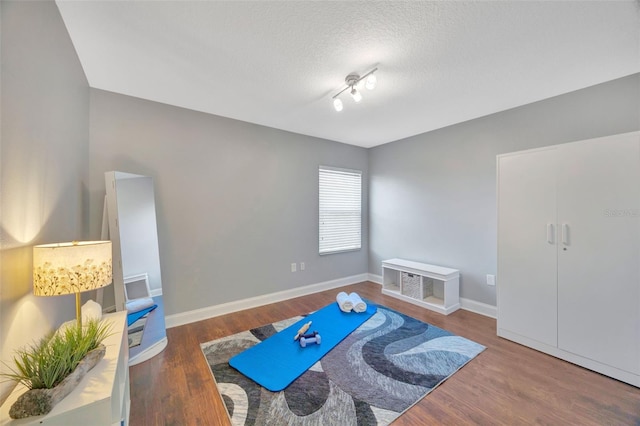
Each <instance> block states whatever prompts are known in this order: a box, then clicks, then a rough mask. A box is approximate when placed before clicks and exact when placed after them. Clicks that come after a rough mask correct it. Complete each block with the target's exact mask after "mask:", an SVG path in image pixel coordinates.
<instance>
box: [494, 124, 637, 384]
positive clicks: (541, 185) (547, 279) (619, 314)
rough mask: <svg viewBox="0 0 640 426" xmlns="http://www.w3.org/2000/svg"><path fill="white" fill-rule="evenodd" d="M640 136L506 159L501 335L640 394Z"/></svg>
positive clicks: (502, 170)
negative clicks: (639, 388) (638, 390)
mask: <svg viewBox="0 0 640 426" xmlns="http://www.w3.org/2000/svg"><path fill="white" fill-rule="evenodd" d="M639 264H640V132H634V133H628V134H623V135H616V136H611V137H606V138H598V139H592V140H588V141H582V142H575V143H569V144H564V145H558V146H553V147H548V148H542V149H537V150H530V151H523V152H518V153H513V154H505V155H500V156H498V335H499V336H502V337H506V338H508V339H511V340H514V341H516V342H518V343H521V344H525V345H527V346H530V347H533V348H535V349H538V350H542V351H544V352H546V353H549V354H551V355H554V356H557V357H559V358H562V359H565V360H567V361H570V362H573V363H576V364H579V365H582V366H584V367H587V368H590V369H593V370H595V371H598V372H600V373H603V374H606V375H609V376H611V377H614V378H617V379H619V380H622V381H625V382H627V383H631V384H634V385H636V386H640V266H639Z"/></svg>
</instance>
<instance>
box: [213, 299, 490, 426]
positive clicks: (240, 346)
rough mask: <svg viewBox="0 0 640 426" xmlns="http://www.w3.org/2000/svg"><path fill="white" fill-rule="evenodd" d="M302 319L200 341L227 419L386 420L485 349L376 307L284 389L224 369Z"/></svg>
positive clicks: (299, 422) (248, 421) (273, 421)
mask: <svg viewBox="0 0 640 426" xmlns="http://www.w3.org/2000/svg"><path fill="white" fill-rule="evenodd" d="M300 318H302V317H295V318H291V319H288V320H284V321H280V322H277V323H273V324H269V325H266V326H263V327H259V328H255V329H253V330H249V331H245V332H242V333H238V334H234V335H232V336H228V337H224V338H222V339H218V340H213V341H211V342H207V343H203V344H202V345H201V347H202V351H203V353H204V355H205V357H206V358H207V362H208V363H209V366H210V367H211V372H212V373H213V377H214V380H215V382H216V385H217V387H218V390H219V391H220V394H221V396H222V399H223V401H224V403H225V406H226V408H227V412H228V414H229V418H230V419H231V423H232V424H234V425H271V424H272V425H388V424H389V423H391V422H392V421H393V420H395V419H396V418H397V417H398V416H400V415H401V414H402V413H403V412H404V411H406V410H407V409H409V408H410V407H411V406H413V405H414V404H415V403H416V402H418V401H420V400H421V399H422V398H424V396H425V395H427V394H428V393H429V392H431V391H432V390H433V389H435V387H436V386H438V385H439V384H440V383H442V382H444V381H445V380H446V379H447V378H449V377H450V376H451V375H452V374H454V373H455V372H456V371H458V370H459V369H460V368H461V367H463V366H464V365H465V364H466V363H467V362H469V361H471V360H472V359H473V358H474V357H476V356H477V355H478V354H479V353H480V352H482V351H483V350H484V349H485V347H484V346H482V345H479V344H477V343H475V342H472V341H471V340H468V339H465V338H463V337H459V336H456V335H454V334H452V333H450V332H448V331H446V330H442V329H440V328H438V327H435V326H433V325H430V324H427V323H424V322H422V321H418V320H416V319H415V318H411V317H409V316H406V315H404V314H401V313H399V312H396V311H394V310H392V309H389V308H386V307H384V306H378V312H377V313H376V314H375V315H374V316H373V317H371V318H370V319H369V320H368V321H366V322H365V323H364V324H362V325H361V326H360V327H359V328H358V329H356V331H354V332H353V333H352V334H350V335H349V336H347V338H346V339H345V340H343V341H342V342H341V343H340V344H338V346H336V347H335V348H333V350H331V351H330V352H329V353H328V354H327V355H325V356H324V358H322V359H321V360H320V361H318V362H317V363H316V364H315V365H314V366H313V367H312V368H311V369H309V370H308V371H307V372H306V373H304V374H303V375H302V376H300V377H298V378H297V379H296V380H295V381H294V382H293V383H292V384H291V385H289V387H287V388H286V389H285V390H284V391H281V392H270V391H268V390H266V389H264V388H263V387H261V386H260V385H258V384H256V383H255V382H254V381H252V380H251V379H248V378H247V377H245V376H244V375H242V374H241V373H239V372H238V371H236V370H234V369H233V368H232V367H230V366H229V364H228V361H229V359H230V358H231V357H232V356H234V355H236V354H237V353H239V352H241V351H243V350H245V349H247V348H249V347H251V346H253V345H255V344H257V343H259V342H260V341H262V340H264V339H266V338H268V337H269V336H271V335H272V334H273V333H277V332H278V331H280V330H282V329H285V328H287V327H288V326H289V325H291V324H293V323H295V322H296V321H298V320H300ZM264 368H269V365H265V366H264Z"/></svg>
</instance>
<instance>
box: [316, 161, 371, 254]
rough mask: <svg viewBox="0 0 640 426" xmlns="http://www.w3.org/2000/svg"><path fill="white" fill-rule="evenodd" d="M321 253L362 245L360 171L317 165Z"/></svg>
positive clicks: (352, 248) (357, 247)
mask: <svg viewBox="0 0 640 426" xmlns="http://www.w3.org/2000/svg"><path fill="white" fill-rule="evenodd" d="M319 182H320V184H319V190H320V191H319V192H320V200H319V201H320V209H319V213H320V254H331V253H337V252H341V251H349V250H358V249H360V247H361V246H362V226H361V224H362V172H361V171H359V170H346V169H336V168H332V167H325V166H320V168H319Z"/></svg>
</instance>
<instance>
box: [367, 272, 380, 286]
mask: <svg viewBox="0 0 640 426" xmlns="http://www.w3.org/2000/svg"><path fill="white" fill-rule="evenodd" d="M369 281H371V282H372V283H376V284H380V285H382V275H375V274H369Z"/></svg>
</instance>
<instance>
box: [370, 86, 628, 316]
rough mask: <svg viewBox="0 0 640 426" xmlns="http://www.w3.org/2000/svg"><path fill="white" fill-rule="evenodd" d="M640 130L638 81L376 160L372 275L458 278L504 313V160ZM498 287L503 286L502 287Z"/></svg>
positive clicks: (377, 151)
mask: <svg viewBox="0 0 640 426" xmlns="http://www.w3.org/2000/svg"><path fill="white" fill-rule="evenodd" d="M638 129H640V74H635V75H632V76H629V77H625V78H622V79H618V80H614V81H611V82H607V83H603V84H600V85H597V86H593V87H590V88H586V89H583V90H579V91H576V92H572V93H568V94H565V95H562V96H557V97H554V98H550V99H547V100H544V101H540V102H536V103H533V104H529V105H526V106H523V107H520V108H515V109H511V110H508V111H504V112H500V113H497V114H493V115H490V116H486V117H482V118H479V119H476V120H472V121H468V122H465V123H461V124H457V125H454V126H451V127H447V128H443V129H440V130H437V131H433V132H429V133H425V134H421V135H418V136H414V137H411V138H408V139H405V140H402V141H398V142H393V143H390V144H386V145H382V146H378V147H375V148H372V149H371V150H370V151H369V176H370V189H369V191H370V192H369V203H370V204H369V212H370V218H369V249H370V253H369V272H371V273H373V274H377V275H380V274H381V266H380V263H381V261H382V260H384V259H388V258H393V257H400V258H406V259H409V260H414V261H421V262H425V263H433V264H437V265H442V266H449V267H453V268H456V269H460V272H461V276H462V278H461V297H464V298H468V299H472V300H475V301H478V302H482V303H486V304H489V305H495V304H496V294H495V287H489V286H487V285H486V281H485V275H486V274H495V273H496V268H497V266H496V264H497V259H496V250H497V248H496V232H497V231H496V222H497V218H496V177H495V176H496V155H498V154H502V153H506V152H512V151H518V150H523V149H529V148H535V147H541V146H548V145H555V144H560V143H565V142H571V141H578V140H583V139H589V138H595V137H600V136H606V135H612V134H616V133H625V132H631V131H635V130H638ZM498 279H499V277H498Z"/></svg>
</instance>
